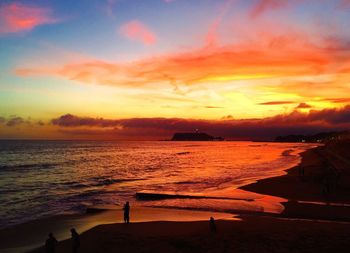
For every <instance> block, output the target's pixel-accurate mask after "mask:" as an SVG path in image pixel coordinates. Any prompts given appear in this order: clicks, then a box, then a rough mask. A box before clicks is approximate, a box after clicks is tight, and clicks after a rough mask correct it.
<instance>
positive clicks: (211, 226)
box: [209, 217, 216, 232]
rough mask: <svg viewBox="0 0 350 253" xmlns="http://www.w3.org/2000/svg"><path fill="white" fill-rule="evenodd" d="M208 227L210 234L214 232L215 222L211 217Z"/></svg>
mask: <svg viewBox="0 0 350 253" xmlns="http://www.w3.org/2000/svg"><path fill="white" fill-rule="evenodd" d="M209 227H210V231H211V232H216V225H215V220H214V218H213V217H210V220H209Z"/></svg>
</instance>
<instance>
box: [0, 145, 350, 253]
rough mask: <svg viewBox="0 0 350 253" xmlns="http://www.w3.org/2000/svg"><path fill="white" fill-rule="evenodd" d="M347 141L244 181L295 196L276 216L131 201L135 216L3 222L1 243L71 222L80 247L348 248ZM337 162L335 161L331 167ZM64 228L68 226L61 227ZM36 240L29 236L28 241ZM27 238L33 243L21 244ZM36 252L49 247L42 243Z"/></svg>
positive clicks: (64, 248)
mask: <svg viewBox="0 0 350 253" xmlns="http://www.w3.org/2000/svg"><path fill="white" fill-rule="evenodd" d="M344 145H347V144H343V143H332V145H329V146H328V145H327V146H326V147H318V148H316V149H312V150H308V151H306V152H304V153H303V154H302V162H301V164H300V165H299V166H296V167H294V168H292V169H290V170H288V171H287V174H286V175H283V176H279V177H274V178H268V179H263V180H260V181H258V182H257V183H254V184H250V185H247V186H244V187H241V189H243V190H247V191H252V192H256V193H260V194H267V195H272V196H276V197H281V198H285V199H288V200H289V201H288V202H286V203H283V205H284V206H285V209H284V211H283V212H282V213H281V214H280V215H279V216H277V215H276V217H267V216H262V215H261V214H260V215H241V216H240V218H241V220H237V219H236V220H230V219H229V218H230V217H232V215H231V214H223V213H221V214H220V213H212V212H197V211H181V210H174V209H171V210H170V209H163V208H162V209H154V208H142V209H139V210H138V211H137V210H135V209H132V215H133V216H134V217H135V218H136V217H137V220H135V219H134V220H133V223H132V224H129V225H126V224H120V223H119V224H118V223H116V224H108V223H115V222H121V216H122V213H121V210H113V211H106V212H100V213H96V214H92V215H91V214H89V215H85V216H77V217H72V219H67V217H63V218H62V220H60V218H57V217H56V218H50V219H47V220H41V221H34V222H32V223H29V225H28V224H23V225H19V226H16V227H13V228H10V229H8V230H7V231H4V230H2V231H0V238H1V239H0V245H1V247H2V246H3V244H5V245H7V246H9V245H10V244H11V243H12V245H13V243H14V240H15V239H14V238H18V237H24V238H26V235H32V234H33V231H35V233H36V241H37V242H39V241H40V240H41V241H42V242H43V241H44V240H45V238H46V234H47V231H51V230H52V229H51V228H55V226H57V224H60V226H61V228H60V229H58V230H57V231H58V232H56V230H54V231H53V232H54V233H55V234H56V235H57V236H58V237H59V238H58V239H60V240H63V239H65V238H68V236H69V234H68V230H69V228H70V227H72V226H75V227H76V228H77V230H78V231H79V232H81V231H86V232H84V233H82V235H81V241H82V248H81V252H91V253H92V252H259V253H261V252H349V248H350V240H349V239H348V238H349V236H350V222H349V221H350V205H349V204H350V191H349V188H348V187H349V186H350V180H349V179H350V176H349V175H350V171H349V170H350V166H348V164H347V162H348V160H347V157H348V156H347V153H346V152H348V151H347V150H350V145H349V146H348V147H349V149H348V148H345V147H344ZM344 150H345V151H344ZM338 151H339V152H338ZM330 164H331V165H332V167H334V168H332V169H331V174H330V169H329V165H330ZM300 168H303V170H300ZM334 170H336V171H337V172H339V174H340V176H339V177H338V178H337V182H336V184H333V180H330V181H329V182H331V183H332V184H331V186H330V187H329V188H330V190H329V192H327V193H325V192H324V189H325V178H333V176H332V175H333V174H332V173H333V172H334ZM302 171H303V172H302ZM329 182H328V183H329ZM210 216H214V217H215V218H216V219H217V221H216V224H217V228H218V231H217V233H211V232H210V230H209V222H208V219H209V217H210ZM116 217H118V218H116ZM53 219H54V220H55V221H53ZM132 219H133V218H132ZM219 219H222V220H219ZM146 221H147V222H146ZM38 222H39V224H38ZM55 224H56V225H55ZM98 224H106V225H98ZM96 225H97V226H96ZM38 228H40V229H38ZM11 229H12V230H11ZM55 229H56V228H55ZM63 230H64V231H66V232H65V234H62V231H63ZM60 233H61V234H60ZM29 238H30V237H29ZM39 239H40V240H39ZM29 241H30V239H28V238H27V244H28V242H29ZM32 242H33V241H32ZM23 245H26V244H22V245H17V246H23ZM31 246H32V247H33V244H32V245H31ZM70 247H71V242H70V240H69V239H68V240H63V241H61V242H60V243H59V244H58V247H57V252H70ZM3 248H4V247H3ZM22 249H23V248H22ZM0 251H1V252H5V251H3V250H1V249H0ZM14 252H18V251H14ZM32 252H33V253H37V252H38V253H39V252H43V249H42V248H38V249H37V250H34V251H32Z"/></svg>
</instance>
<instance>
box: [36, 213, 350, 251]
mask: <svg viewBox="0 0 350 253" xmlns="http://www.w3.org/2000/svg"><path fill="white" fill-rule="evenodd" d="M216 225H217V232H216V233H212V232H210V230H209V224H208V222H206V221H199V222H162V221H159V222H146V223H135V224H129V225H126V224H110V225H100V226H97V227H94V228H93V229H91V230H89V231H87V232H86V233H83V234H82V236H81V242H82V246H81V251H80V252H86V253H93V252H94V253H95V252H106V253H107V252H129V253H133V252H135V253H136V252H138V253H139V252H201V253H203V252H237V253H238V252H242V253H243V252H244V253H247V252H257V253H264V252H266V253H267V252H268V253H271V252H279V253H281V252H318V253H321V252H329V253H331V252H337V253H342V252H344V253H345V252H349V249H350V240H349V238H350V225H349V224H340V223H334V222H332V223H329V222H315V221H300V220H294V221H291V220H281V219H276V218H268V217H245V218H244V221H227V220H220V221H217V222H216ZM70 250H71V241H70V240H66V241H63V242H61V243H60V244H59V245H58V247H57V252H70ZM34 252H35V253H39V252H43V251H42V249H38V250H35V251H33V252H32V253H34Z"/></svg>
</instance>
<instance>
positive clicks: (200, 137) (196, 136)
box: [171, 132, 224, 141]
mask: <svg viewBox="0 0 350 253" xmlns="http://www.w3.org/2000/svg"><path fill="white" fill-rule="evenodd" d="M171 140H172V141H223V140H224V138H222V137H214V136H211V135H209V134H206V133H199V132H194V133H175V134H174V135H173V138H172V139H171Z"/></svg>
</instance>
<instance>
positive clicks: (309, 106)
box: [295, 103, 312, 109]
mask: <svg viewBox="0 0 350 253" xmlns="http://www.w3.org/2000/svg"><path fill="white" fill-rule="evenodd" d="M309 108H312V106H311V105H309V104H307V103H300V104H299V105H298V106H297V107H295V109H309Z"/></svg>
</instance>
